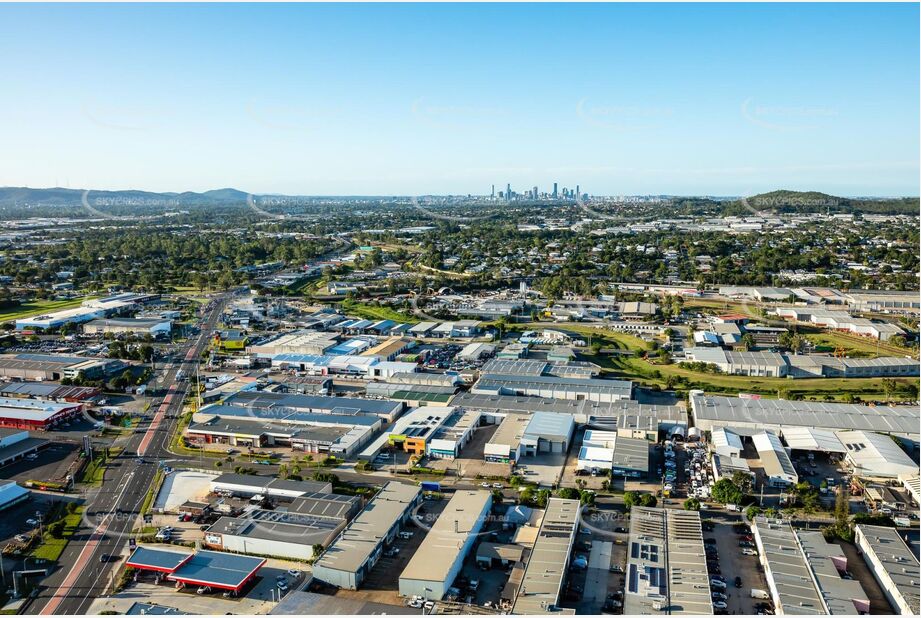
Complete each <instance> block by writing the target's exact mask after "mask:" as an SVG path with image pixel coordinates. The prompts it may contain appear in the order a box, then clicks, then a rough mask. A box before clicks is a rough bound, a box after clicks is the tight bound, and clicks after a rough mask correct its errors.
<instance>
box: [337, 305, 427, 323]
mask: <svg viewBox="0 0 921 618" xmlns="http://www.w3.org/2000/svg"><path fill="white" fill-rule="evenodd" d="M340 307H341V308H342V311H343V312H344V313H347V314H348V315H354V316H357V317H359V318H362V319H365V320H393V321H394V322H406V323H409V324H417V323H418V322H419V318H417V317H414V316H411V315H409V314H408V313H403V312H402V311H397V310H396V309H392V308H391V307H386V306H378V305H371V304H368V303H362V302H358V301H354V300H344V301H342V302H341V303H340Z"/></svg>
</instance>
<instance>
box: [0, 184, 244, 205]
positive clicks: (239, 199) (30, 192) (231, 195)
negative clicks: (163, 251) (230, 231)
mask: <svg viewBox="0 0 921 618" xmlns="http://www.w3.org/2000/svg"><path fill="white" fill-rule="evenodd" d="M83 194H84V190H82V189H63V188H60V187H55V188H53V189H30V188H28V187H0V207H4V206H25V205H32V206H81V205H82V199H83ZM246 195H247V194H246V193H244V192H243V191H238V190H237V189H214V190H212V191H205V192H204V193H195V192H193V191H186V192H184V193H169V192H167V193H155V192H151V191H136V190H127V191H96V190H92V191H90V192H89V194H88V196H87V199H88V201H89V203H90V204H91V205H92V204H93V203H94V202H99V201H102V200H105V201H108V202H110V203H118V202H121V203H123V204H131V203H136V204H138V205H143V204H148V205H150V206H151V207H154V209H156V207H158V205H160V206H163V207H164V208H167V209H168V208H169V207H172V208H177V207H182V206H195V205H201V204H230V203H239V204H243V203H245V202H246Z"/></svg>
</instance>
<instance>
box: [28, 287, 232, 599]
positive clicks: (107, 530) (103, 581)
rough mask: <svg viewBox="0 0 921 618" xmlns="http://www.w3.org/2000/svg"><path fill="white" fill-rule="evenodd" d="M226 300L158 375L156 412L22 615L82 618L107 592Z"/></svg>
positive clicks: (94, 497)
mask: <svg viewBox="0 0 921 618" xmlns="http://www.w3.org/2000/svg"><path fill="white" fill-rule="evenodd" d="M227 298H228V295H226V294H225V295H222V296H220V297H217V298H215V300H214V301H213V302H212V303H211V304H210V307H209V309H208V310H207V313H206V315H205V316H204V319H203V321H202V324H201V330H200V331H199V333H198V335H197V336H196V337H195V338H193V339H190V340H189V342H187V343H186V344H185V345H184V346H182V347H181V348H180V350H179V355H180V357H181V360H180V361H178V362H176V363H173V364H172V365H165V366H164V367H163V368H161V369H160V370H158V372H157V375H156V377H155V379H156V380H157V383H158V384H159V385H160V392H159V393H158V396H159V397H161V399H160V401H159V402H158V403H157V404H156V405H155V406H154V409H155V413H154V414H153V416H152V417H150V419H149V420H148V421H145V422H144V423H142V424H141V425H140V426H139V428H138V430H137V431H136V432H135V433H134V434H133V435H132V436H131V437H130V439H129V440H128V442H127V443H126V444H125V445H124V448H123V449H122V451H121V453H120V455H119V456H118V457H117V458H116V459H115V460H114V461H113V462H112V463H110V465H109V466H108V468H107V470H106V475H105V482H104V483H103V486H102V488H101V489H100V490H99V491H98V492H93V493H91V494H88V495H87V503H86V511H85V515H84V518H83V519H84V521H83V525H82V527H81V528H80V530H78V531H77V533H76V534H75V535H74V537H73V538H72V540H71V541H70V543H69V544H68V545H67V548H66V549H65V551H64V553H63V554H62V556H61V558H60V559H59V560H58V565H57V567H58V568H57V570H56V571H55V572H53V573H51V574H50V575H49V576H48V577H46V578H45V580H44V581H43V582H41V584H40V586H39V589H38V593H37V595H36V596H35V597H34V598H33V599H31V601H30V602H29V604H28V605H27V606H26V607H25V608H24V612H23V613H27V614H46V615H47V614H86V613H87V611H88V609H89V606H90V604H91V603H92V601H93V599H95V598H96V597H98V596H100V595H102V594H103V593H104V592H105V591H106V590H107V589H108V588H109V586H110V584H111V583H112V579H113V577H114V576H115V573H116V572H117V565H118V564H119V562H120V561H118V560H116V559H115V556H122V555H124V554H125V552H126V551H127V546H128V541H129V537H130V533H131V530H132V528H134V527H135V526H136V525H137V522H138V518H139V516H140V511H141V508H142V506H143V503H144V500H145V498H146V497H147V493H148V491H149V490H150V488H151V486H152V484H153V482H154V477H155V475H156V472H157V468H158V466H159V462H160V461H161V460H162V459H166V458H175V456H174V455H171V454H170V453H169V451H168V446H169V441H170V436H171V434H172V432H173V430H174V428H175V423H176V420H175V419H177V418H178V416H179V414H180V413H181V411H182V405H183V401H184V400H185V398H186V395H187V394H188V390H189V378H190V377H191V376H194V375H195V371H196V368H197V365H198V362H199V359H200V358H201V354H202V352H203V351H204V350H205V348H206V347H207V345H208V340H209V336H210V334H211V332H212V330H213V329H214V327H215V325H216V324H217V320H218V318H219V317H220V314H221V311H222V309H223V307H224V304H225V302H226V300H227ZM180 371H181V372H182V373H181V374H180V373H179V372H180ZM177 375H178V376H179V377H180V379H177Z"/></svg>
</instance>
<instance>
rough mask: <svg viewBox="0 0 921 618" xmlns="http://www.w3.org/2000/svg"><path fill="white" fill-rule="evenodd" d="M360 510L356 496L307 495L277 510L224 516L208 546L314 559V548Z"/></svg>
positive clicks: (207, 540)
mask: <svg viewBox="0 0 921 618" xmlns="http://www.w3.org/2000/svg"><path fill="white" fill-rule="evenodd" d="M360 508H361V500H360V499H359V498H357V497H354V496H340V495H337V494H330V493H322V492H312V493H307V494H304V495H303V496H300V497H298V498H294V499H293V500H292V501H291V502H290V503H288V504H285V505H284V506H280V507H279V508H277V509H275V510H265V509H253V510H250V511H247V512H245V513H244V514H243V515H241V516H239V517H222V518H220V519H219V520H218V521H216V522H215V523H214V524H212V525H211V527H209V528H208V530H207V531H206V532H205V537H204V543H205V545H206V546H208V547H210V548H214V549H221V550H224V551H232V552H236V553H242V554H256V555H262V556H273V557H276V558H289V559H293V560H312V559H313V558H314V557H315V556H314V550H313V546H314V545H317V544H319V545H323V546H324V547H326V546H327V545H328V544H329V543H330V542H332V540H333V539H334V538H335V537H336V535H338V534H339V532H340V531H341V530H342V529H343V528H344V527H345V526H346V524H347V523H348V521H349V520H350V519H351V518H352V517H353V516H354V515H355V514H357V513H358V511H359V510H360Z"/></svg>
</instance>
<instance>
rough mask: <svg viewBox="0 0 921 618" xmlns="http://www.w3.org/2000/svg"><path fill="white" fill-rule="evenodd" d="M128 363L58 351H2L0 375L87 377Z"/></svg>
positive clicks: (50, 378) (29, 378)
mask: <svg viewBox="0 0 921 618" xmlns="http://www.w3.org/2000/svg"><path fill="white" fill-rule="evenodd" d="M125 367H127V364H126V363H125V362H124V361H121V360H118V359H114V358H89V357H86V356H62V355H58V354H32V353H26V352H24V353H22V354H2V355H0V377H4V378H12V379H14V380H27V381H41V382H46V381H50V382H57V381H59V380H62V379H64V378H70V379H73V378H76V377H78V376H80V375H81V374H82V375H83V376H85V377H87V378H90V379H96V378H101V377H104V376H106V375H109V374H112V373H115V372H117V371H120V370H122V369H124V368H125Z"/></svg>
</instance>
